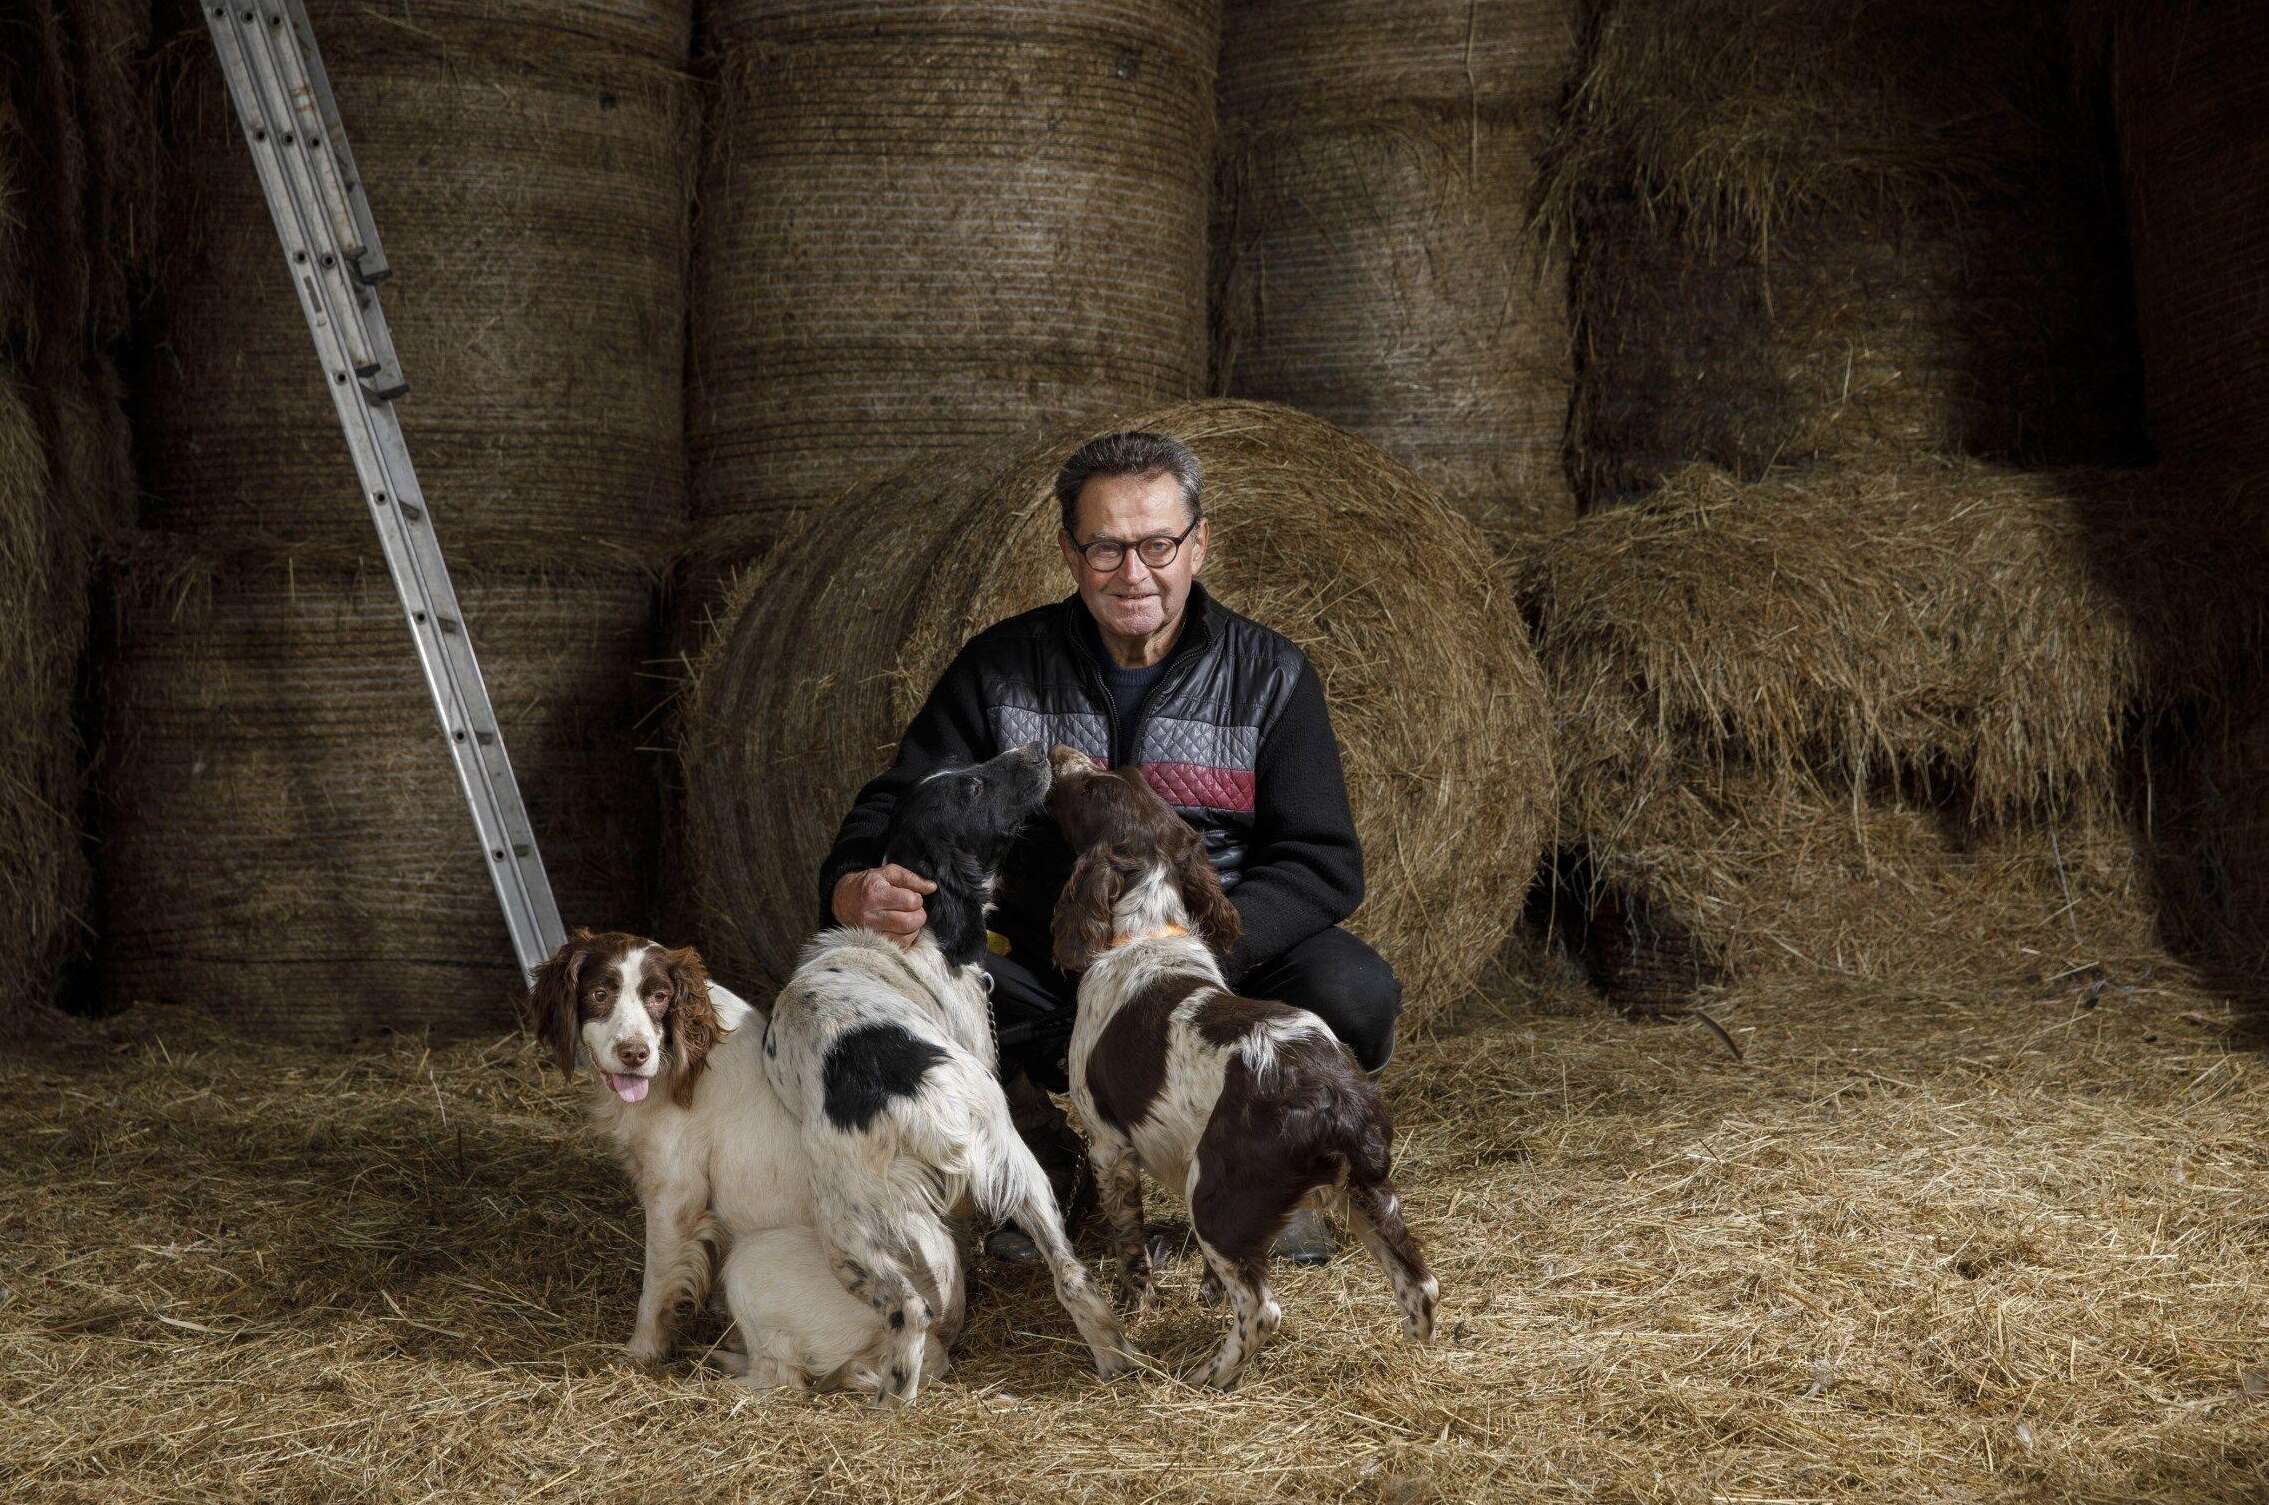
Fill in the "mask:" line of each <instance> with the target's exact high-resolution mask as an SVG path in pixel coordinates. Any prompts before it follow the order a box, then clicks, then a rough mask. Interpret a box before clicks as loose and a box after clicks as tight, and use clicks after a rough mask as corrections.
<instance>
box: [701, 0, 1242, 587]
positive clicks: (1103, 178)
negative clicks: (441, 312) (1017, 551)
mask: <svg viewBox="0 0 2269 1505" xmlns="http://www.w3.org/2000/svg"><path fill="white" fill-rule="evenodd" d="M1216 18H1217V3H1216V0H1023V3H1017V0H984V3H972V4H956V5H950V6H938V5H922V4H916V3H913V0H889V3H860V4H849V5H845V4H832V3H831V4H810V3H805V4H797V3H790V4H781V3H775V0H730V3H720V4H718V5H716V6H713V7H712V9H711V12H710V16H709V20H708V23H707V24H708V26H709V27H710V34H711V36H712V40H713V42H714V44H715V48H716V63H717V68H718V72H719V75H720V79H719V83H720V90H719V95H718V103H717V106H716V110H715V113H714V116H713V120H712V126H711V130H710V142H709V149H708V153H707V165H706V177H705V181H704V185H703V190H702V200H701V202H702V212H701V218H700V226H699V231H698V235H699V245H698V247H697V249H696V254H695V258H694V284H695V290H694V308H695V320H694V348H693V393H692V402H693V413H692V428H691V444H692V456H693V511H694V516H695V518H696V520H697V521H699V522H705V523H706V522H711V521H714V520H717V519H720V518H725V517H729V516H733V515H736V514H747V515H749V516H750V517H751V518H752V519H753V520H754V523H755V527H754V528H753V534H754V537H755V539H756V540H757V541H758V542H759V543H760V542H761V541H762V540H763V539H764V538H767V537H770V536H776V535H780V534H784V533H786V532H789V531H792V530H793V528H794V526H796V525H797V520H798V518H799V515H800V514H802V513H804V512H807V511H808V510H809V509H811V508H813V507H814V506H816V505H817V504H819V503H822V502H826V501H829V500H831V499H832V498H834V497H835V496H836V495H838V494H839V493H841V492H842V491H844V490H845V489H846V488H848V487H850V486H852V485H854V484H857V483H859V482H862V481H865V480H869V479H872V478H874V477H876V476H878V475H880V474H882V473H885V472H888V471H894V470H896V469H898V468H899V467H900V466H901V465H904V464H906V463H907V462H908V461H910V460H914V459H917V458H921V457H925V456H938V455H942V454H944V453H946V452H948V451H950V450H952V449H953V448H955V447H956V446H958V445H961V444H964V443H967V442H970V441H973V440H976V439H980V438H1000V437H1004V436H1008V435H1011V434H1021V433H1023V432H1026V431H1028V429H1029V427H1030V426H1031V425H1033V424H1056V423H1062V422H1066V421H1068V420H1070V419H1071V418H1073V417H1074V416H1076V415H1079V414H1082V413H1087V412H1093V411H1103V410H1108V409H1111V408H1128V407H1136V406H1141V405H1144V404H1147V403H1152V402H1157V401H1160V400H1163V399H1167V398H1174V397H1187V396H1193V395H1195V394H1197V393H1198V392H1200V391H1202V390H1203V386H1204V381H1205V235H1206V178H1207V172H1208V169H1209V166H1210V156H1211V152H1212V149H1213V71H1214V54H1215V47H1216V43H1217V35H1218V33H1217V29H1216V27H1217V19H1216Z"/></svg>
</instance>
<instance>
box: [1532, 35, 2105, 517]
mask: <svg viewBox="0 0 2269 1505" xmlns="http://www.w3.org/2000/svg"><path fill="white" fill-rule="evenodd" d="M2062 38H2063V31H2062V21H2061V16H2060V14H2059V13H2057V12H2056V11H2055V10H2054V8H2052V7H2050V6H2048V5H2045V4H2042V3H2040V0H1996V3H1995V4H1992V5H1989V6H1984V7H1981V6H1978V5H1975V4H1971V3H1968V0H1920V3H1917V4H1911V5H1902V6H1898V7H1843V6H1820V5H1814V4H1811V3H1808V0H1769V3H1764V4H1752V3H1749V0H1662V3H1649V4H1635V3H1631V0H1620V3H1613V4H1609V5H1606V6H1604V7H1603V8H1602V9H1601V11H1600V13H1599V14H1598V16H1597V17H1596V18H1595V20H1594V23H1593V24H1592V26H1591V27H1590V29H1589V34H1588V37H1587V41H1586V45H1585V47H1584V50H1583V56H1582V61H1581V64H1580V71H1579V79H1578V83H1577V85H1576V87H1575V89H1574V90H1573V91H1572V93H1571V96H1570V101H1569V105H1568V108H1567V111H1566V113H1565V116H1564V118H1563V120H1562V123H1561V125H1560V128H1559V130H1558V131H1557V132H1556V134H1555V137H1554V139H1553V140H1552V142H1551V143H1550V145H1549V147H1548V149H1547V151H1546V159H1547V165H1546V168H1545V171H1544V175H1543V181H1542V183H1541V185H1540V188H1539V192H1538V205H1539V223H1540V227H1541V230H1542V233H1544V234H1545V236H1546V237H1547V239H1548V240H1549V241H1551V242H1552V243H1555V244H1566V245H1569V246H1571V248H1572V254H1573V257H1574V273H1573V277H1572V283H1571V286H1572V292H1571V300H1572V302H1571V307H1572V315H1573V319H1574V324H1575V348H1576V352H1577V353H1576V364H1577V374H1576V389H1575V401H1574V403H1573V405H1572V408H1571V412H1570V435H1569V445H1570V459H1571V465H1572V467H1573V469H1574V471H1575V473H1576V483H1577V488H1578V492H1579V495H1580V496H1581V497H1582V498H1583V499H1584V500H1585V501H1586V502H1587V503H1588V502H1592V501H1598V500H1603V499H1614V498H1616V497H1618V496H1621V495H1625V494H1628V493H1631V492H1635V491H1643V490H1645V489H1646V488H1647V487H1648V486H1650V485H1651V484H1652V483H1653V481H1654V480H1655V479H1657V478H1658V477H1659V476H1660V475H1661V474H1662V473H1663V472H1664V471H1666V470H1668V469H1672V468H1675V467H1676V466H1677V465H1679V464H1681V463H1684V462H1686V461H1690V460H1709V461H1712V462H1715V463H1717V464H1720V465H1723V466H1725V467H1726V468H1728V469H1731V470H1734V471H1736V472H1738V473H1740V474H1742V475H1745V476H1748V477H1751V478H1754V477H1757V476H1759V475H1761V474H1762V473H1763V472H1764V470H1765V469H1766V468H1767V467H1768V466H1769V465H1771V464H1772V463H1774V462H1776V461H1782V460H1797V459H1805V458H1810V457H1814V456H1851V455H1871V454H1884V453H1907V452H1911V451H1913V450H1914V449H1916V448H1923V449H1928V450H1934V451H1940V452H1950V453H1967V454H1979V455H1987V456H1993V457H2003V458H2013V459H2020V460H2024V461H2026V462H2029V463H2066V462H2102V461H2111V462H2117V461H2123V460H2128V459H2132V458H2135V457H2136V456H2137V452H2138V450H2139V448H2140V435H2139V433H2138V432H2137V414H2136V392H2137V382H2138V377H2137V372H2136V360H2135V355H2134V352H2133V349H2132V342H2131V341H2130V340H2129V338H2128V335H2127V332H2126V326H2125V321H2124V320H2123V319H2121V318H2118V317H2113V316H2107V312H2106V311H2107V309H2108V310H2113V311H2116V310H2117V309H2119V308H2121V307H2124V306H2125V300H2126V297H2127V293H2126V289H2125V268H2124V266H2123V265H2122V264H2121V261H2120V258H2119V257H2118V255H2117V245H2118V236H2117V233H2116V230H2115V229H2114V226H2115V224H2116V217H2117V207H2116V193H2115V190H2114V187H2113V185H2112V184H2111V183H2110V182H2109V181H2108V178H2109V174H2108V173H2107V172H2105V171H2104V170H2103V169H2102V167H2101V165H2100V163H2099V155H2100V154H2099V152H2098V151H2097V149H2096V141H2097V137H2098V131H2097V129H2096V125H2095V123H2094V122H2093V121H2092V120H2091V119H2090V118H2089V116H2088V113H2087V111H2086V110H2085V109H2084V108H2083V107H2082V106H2081V104H2080V103H2079V102H2078V100H2077V99H2076V97H2075V92H2074V90H2073V88H2072V85H2071V81H2070V76H2069V72H2068V70H2067V69H2066V68H2065V66H2064V58H2065V56H2066V54H2067V52H2068V50H2069V49H2068V48H2067V47H2066V46H2065V45H2064V43H2063V40H2062Z"/></svg>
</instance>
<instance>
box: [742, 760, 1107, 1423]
mask: <svg viewBox="0 0 2269 1505" xmlns="http://www.w3.org/2000/svg"><path fill="white" fill-rule="evenodd" d="M1047 789H1048V761H1047V759H1046V758H1045V757H1044V756H1043V755H1042V754H1041V751H1040V749H1039V748H1038V747H1037V746H1029V747H1022V748H1017V749H1015V750H1013V751H1010V752H1006V753H1003V754H1001V755H1000V756H999V757H997V758H994V759H992V760H990V761H989V762H985V763H981V764H978V765H977V766H976V767H974V768H953V769H943V770H940V771H939V772H936V773H933V774H931V775H929V776H928V777H927V778H925V779H923V780H922V781H921V782H920V783H919V784H917V785H915V786H914V787H913V788H912V789H910V790H908V791H907V792H906V794H905V795H904V797H903V798H901V799H900V800H899V802H898V806H897V809H896V810H895V811H894V812H893V814H892V817H891V825H890V830H889V833H888V835H887V837H886V839H885V846H886V858H885V860H887V861H889V862H894V863H897V864H898V865H899V866H900V867H903V868H906V869H908V870H909V871H911V872H914V873H917V874H919V875H920V876H922V877H924V878H927V879H929V880H931V881H932V882H934V883H935V884H936V885H937V891H936V892H935V893H933V894H931V895H929V896H928V898H927V899H926V900H925V903H924V909H925V910H926V919H925V922H924V926H923V929H922V931H921V933H920V935H918V936H917V937H916V938H915V940H914V943H913V944H912V945H911V946H900V945H898V944H897V943H896V942H894V941H892V940H890V939H888V938H886V937H884V936H882V935H880V934H877V933H876V932H874V931H871V930H859V929H852V928H843V929H837V930H829V931H826V932H823V933H822V934H821V935H820V936H819V938H818V939H817V940H815V941H813V942H812V943H811V945H810V946H808V947H806V948H805V950H804V953H803V956H802V958H801V960H800V961H799V963H798V965H797V967H796V971H795V974H794V975H793V976H792V977H790V978H789V979H788V985H787V987H786V988H784V989H783V990H782V991H781V993H780V997H779V999H778V1000H777V1001H776V1002H775V1004H774V1005H773V1010H772V1022H771V1025H770V1027H769V1029H768V1030H767V1032H766V1035H765V1041H764V1059H765V1070H766V1072H767V1074H768V1075H769V1076H770V1077H771V1079H772V1084H773V1086H774V1087H775V1088H776V1089H777V1090H778V1091H779V1094H780V1098H781V1100H782V1101H783V1102H785V1103H786V1104H787V1105H788V1107H789V1110H790V1112H792V1113H793V1114H794V1115H795V1116H796V1117H797V1118H798V1119H799V1120H800V1121H801V1123H802V1125H803V1143H804V1146H805V1149H806V1151H807V1153H809V1155H810V1156H811V1163H812V1181H813V1191H814V1193H815V1194H816V1196H817V1200H818V1208H819V1226H820V1231H821V1234H822V1236H823V1237H824V1238H825V1240H826V1242H827V1248H828V1252H829V1254H830V1256H831V1257H832V1259H833V1262H834V1268H835V1272H836V1274H837V1276H838V1277H839V1278H840V1279H841V1280H842V1282H843V1287H844V1289H845V1290H847V1291H849V1292H850V1293H851V1294H852V1295H854V1296H857V1297H859V1298H860V1299H861V1300H863V1301H865V1302H866V1303H867V1304H868V1305H869V1306H871V1307H872V1308H873V1309H874V1311H875V1312H876V1313H877V1314H879V1320H882V1321H885V1322H887V1323H888V1327H887V1329H886V1330H885V1331H884V1333H883V1335H882V1341H881V1342H880V1343H879V1344H878V1345H877V1348H876V1351H875V1352H874V1353H873V1354H872V1355H871V1356H870V1362H871V1363H872V1365H873V1367H874V1368H875V1369H876V1370H878V1371H880V1372H882V1373H884V1374H885V1375H886V1376H887V1379H886V1381H885V1384H884V1388H883V1394H882V1396H881V1397H878V1398H880V1399H886V1400H896V1401H898V1402H901V1403H908V1404H910V1403H911V1402H912V1401H913V1400H914V1398H915V1396H916V1394H917V1392H918V1391H919V1390H920V1387H921V1383H922V1379H923V1374H924V1364H925V1363H926V1358H925V1355H926V1354H927V1353H929V1352H931V1351H933V1345H932V1344H931V1339H932V1337H933V1336H936V1337H937V1338H938V1340H939V1342H940V1343H943V1342H949V1341H951V1338H952V1336H953V1330H954V1329H955V1328H957V1327H958V1326H959V1324H960V1319H961V1311H962V1302H963V1294H964V1287H963V1283H962V1270H961V1261H960V1252H959V1250H958V1248H957V1247H956V1245H955V1241H954V1236H953V1232H952V1229H951V1228H950V1227H949V1225H948V1224H947V1222H946V1217H947V1215H948V1214H949V1213H950V1212H952V1211H953V1210H954V1209H955V1208H956V1207H957V1206H958V1205H959V1204H960V1203H961V1201H962V1200H963V1198H964V1197H967V1198H969V1199H970V1200H972V1201H974V1203H975V1204H976V1206H977V1208H978V1210H979V1211H981V1212H982V1213H983V1214H984V1215H985V1216H987V1217H989V1218H993V1219H996V1220H998V1219H1009V1218H1013V1219H1014V1220H1015V1221H1016V1223H1017V1225H1018V1226H1019V1227H1021V1228H1022V1229H1023V1230H1024V1231H1025V1233H1026V1234H1028V1235H1029V1236H1030V1237H1031V1239H1032V1241H1033V1243H1035V1244H1036V1245H1038V1246H1039V1249H1040V1255H1041V1258H1042V1259H1044V1260H1045V1261H1046V1262H1047V1265H1048V1269H1049V1273H1050V1274H1051V1276H1052V1277H1053V1278H1054V1281H1055V1288H1056V1299H1057V1300H1058V1301H1059V1302H1061V1303H1062V1304H1063V1308H1064V1310H1065V1311H1066V1312H1068V1313H1070V1314H1071V1319H1072V1322H1073V1324H1074V1325H1075V1326H1077V1327H1078V1329H1079V1333H1080V1336H1081V1337H1082V1338H1084V1339H1086V1340H1087V1345H1088V1348H1089V1349H1090V1350H1091V1351H1092V1352H1093V1354H1094V1358H1095V1368H1096V1372H1097V1373H1098V1374H1100V1375H1102V1377H1103V1378H1105V1379H1111V1378H1114V1377H1115V1376H1117V1375H1119V1374H1121V1373H1124V1372H1125V1371H1126V1370H1128V1369H1130V1368H1132V1367H1133V1356H1132V1350H1130V1349H1129V1348H1128V1347H1127V1341H1126V1336H1125V1334H1124V1333H1123V1332H1121V1330H1120V1328H1119V1323H1118V1320H1117V1318H1115V1317H1114V1316H1113V1315H1112V1314H1111V1307H1110V1303H1109V1302H1108V1301H1107V1300H1105V1299H1104V1297H1103V1295H1102V1293H1101V1292H1100V1291H1099V1290H1097V1289H1096V1287H1095V1284H1094V1282H1093V1281H1092V1280H1091V1279H1090V1278H1089V1276H1088V1273H1087V1268H1086V1266H1084V1265H1082V1264H1081V1263H1080V1262H1079V1260H1078V1258H1077V1257H1076V1256H1075V1255H1074V1254H1073V1253H1072V1249H1071V1243H1070V1241H1069V1240H1068V1239H1067V1238H1065V1236H1064V1228H1063V1218H1062V1216H1061V1214H1060V1213H1059V1211H1058V1209H1057V1206H1056V1197H1055V1193H1054V1191H1053V1190H1051V1189H1050V1187H1049V1185H1048V1177H1047V1174H1046V1173H1045V1172H1043V1171H1042V1170H1041V1169H1040V1165H1039V1162H1038V1161H1036V1160H1034V1159H1033V1157H1032V1152H1031V1150H1029V1149H1027V1148H1026V1147H1025V1144H1024V1141H1023V1140H1022V1139H1021V1138H1019V1137H1018V1135H1017V1132H1016V1128H1015V1126H1014V1125H1013V1124H1012V1123H1011V1122H1010V1120H1009V1108H1008V1100H1007V1098H1006V1097H1004V1096H1003V1095H1002V1092H1001V1085H1000V1081H999V1078H998V1077H997V1076H996V1074H995V1072H996V1067H997V1058H998V1051H997V1050H996V1048H995V1045H994V1041H993V1035H992V1024H991V1017H992V1016H991V1010H990V1008H989V1006H988V1003H987V991H988V990H987V984H986V978H985V972H984V968H983V966H982V965H981V964H980V963H981V960H982V958H983V956H984V951H985V905H986V902H987V900H988V898H989V897H990V895H991V893H992V887H993V882H994V877H995V871H996V869H997V868H998V866H999V863H1000V861H1001V858H1002V857H1003V856H1004V855H1005V854H1006V853H1007V851H1008V848H1009V845H1010V843H1011V842H1012V841H1014V839H1015V837H1016V834H1017V832H1018V830H1019V829H1020V828H1021V827H1022V826H1023V825H1024V823H1025V822H1026V821H1027V820H1029V819H1031V818H1032V817H1033V816H1035V815H1037V814H1039V812H1040V802H1041V798H1042V796H1043V795H1045V794H1046V793H1047ZM933 1327H935V1328H936V1329H937V1330H936V1332H935V1333H934V1334H933Z"/></svg>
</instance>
